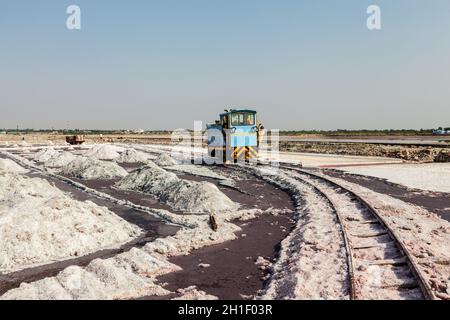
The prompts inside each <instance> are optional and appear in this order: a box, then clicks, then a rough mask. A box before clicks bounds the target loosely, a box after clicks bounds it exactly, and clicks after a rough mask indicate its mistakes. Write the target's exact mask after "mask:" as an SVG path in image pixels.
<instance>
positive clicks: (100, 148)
mask: <svg viewBox="0 0 450 320" xmlns="http://www.w3.org/2000/svg"><path fill="white" fill-rule="evenodd" d="M123 151H125V149H124V148H122V147H117V146H113V145H110V144H103V145H95V146H93V147H92V148H91V149H90V150H88V151H86V152H85V153H84V156H86V157H93V158H96V159H99V160H114V159H117V158H119V157H120V154H119V152H123Z"/></svg>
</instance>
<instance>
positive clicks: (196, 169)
mask: <svg viewBox="0 0 450 320" xmlns="http://www.w3.org/2000/svg"><path fill="white" fill-rule="evenodd" d="M165 169H167V170H172V171H178V172H183V173H187V174H192V175H195V176H200V177H206V178H212V179H217V180H221V181H222V182H223V184H226V185H228V186H233V185H234V181H233V180H232V179H229V178H228V177H225V176H223V175H221V174H218V173H216V172H214V171H212V170H211V169H209V168H207V167H205V166H198V165H193V164H180V165H174V166H168V167H165Z"/></svg>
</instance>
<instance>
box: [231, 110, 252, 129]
mask: <svg viewBox="0 0 450 320" xmlns="http://www.w3.org/2000/svg"><path fill="white" fill-rule="evenodd" d="M231 124H232V125H233V126H254V125H255V114H254V113H251V112H236V113H233V114H232V115H231Z"/></svg>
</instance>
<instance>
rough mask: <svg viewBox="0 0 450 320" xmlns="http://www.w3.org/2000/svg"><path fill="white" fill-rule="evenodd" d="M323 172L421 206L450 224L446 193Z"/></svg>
mask: <svg viewBox="0 0 450 320" xmlns="http://www.w3.org/2000/svg"><path fill="white" fill-rule="evenodd" d="M323 172H324V173H326V174H328V175H329V176H332V177H335V178H341V179H343V180H346V181H349V182H352V183H356V184H358V185H360V186H363V187H366V188H368V189H370V190H372V191H375V192H378V193H381V194H387V195H389V196H391V197H393V198H396V199H399V200H402V201H405V202H408V203H411V204H414V205H418V206H421V207H423V208H425V209H427V210H428V211H430V212H433V213H436V214H437V215H438V216H440V217H441V218H442V219H444V220H447V221H449V222H450V194H448V193H443V192H433V191H423V190H416V189H409V188H407V187H404V186H402V185H399V184H396V183H392V182H389V181H387V180H385V179H381V178H376V177H366V176H361V175H356V174H351V173H345V172H342V171H339V170H334V169H326V170H323Z"/></svg>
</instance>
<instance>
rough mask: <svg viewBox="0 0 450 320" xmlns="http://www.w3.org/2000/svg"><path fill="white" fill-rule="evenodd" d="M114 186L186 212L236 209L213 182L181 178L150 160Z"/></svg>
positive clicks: (219, 211) (217, 211) (218, 211)
mask: <svg viewBox="0 0 450 320" xmlns="http://www.w3.org/2000/svg"><path fill="white" fill-rule="evenodd" d="M116 187H117V188H119V189H126V190H134V191H139V192H144V193H150V194H153V195H155V196H157V197H158V198H159V199H160V200H161V201H162V202H164V203H167V204H169V205H170V206H172V207H173V208H175V209H179V210H183V211H185V212H188V213H208V212H210V213H212V212H216V213H222V212H226V211H233V210H237V208H238V206H237V205H236V204H235V203H234V202H233V201H232V200H231V199H230V198H228V197H227V196H226V195H225V194H224V193H222V192H221V191H220V190H219V189H218V188H217V187H216V186H215V185H214V184H212V183H209V182H196V181H188V180H183V179H180V178H178V177H177V176H176V175H175V174H174V173H171V172H167V171H166V170H164V169H162V168H161V167H159V166H157V165H156V164H154V163H152V162H149V163H148V165H146V166H144V167H142V168H139V169H137V170H135V171H133V172H132V173H130V174H129V175H128V176H126V177H125V178H123V179H122V180H120V181H119V182H118V183H117V184H116Z"/></svg>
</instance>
